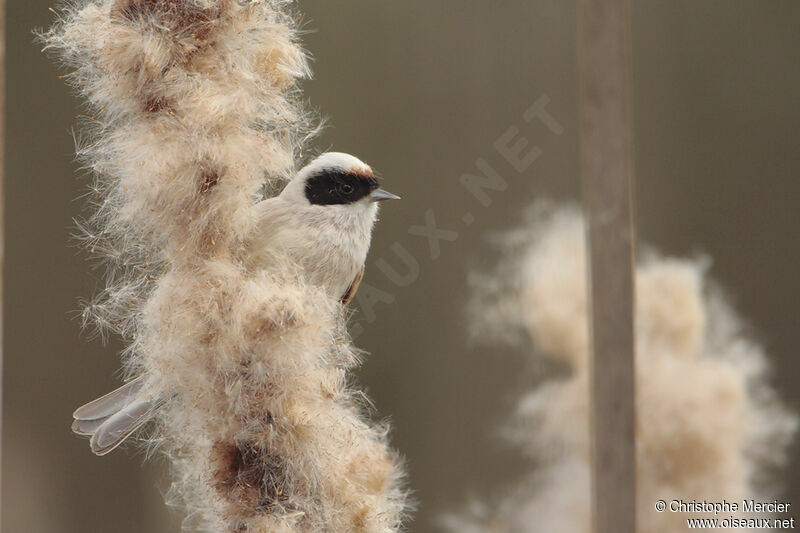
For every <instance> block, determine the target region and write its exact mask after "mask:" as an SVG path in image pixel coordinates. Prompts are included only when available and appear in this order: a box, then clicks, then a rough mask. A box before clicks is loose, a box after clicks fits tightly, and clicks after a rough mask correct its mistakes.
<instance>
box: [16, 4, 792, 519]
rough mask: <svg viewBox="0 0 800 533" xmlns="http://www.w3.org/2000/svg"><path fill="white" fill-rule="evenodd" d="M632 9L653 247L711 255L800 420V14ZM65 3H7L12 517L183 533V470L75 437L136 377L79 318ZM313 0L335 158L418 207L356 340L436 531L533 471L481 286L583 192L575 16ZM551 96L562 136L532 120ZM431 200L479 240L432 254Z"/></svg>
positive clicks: (388, 221)
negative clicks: (472, 502) (495, 175)
mask: <svg viewBox="0 0 800 533" xmlns="http://www.w3.org/2000/svg"><path fill="white" fill-rule="evenodd" d="M634 4H635V9H634V12H633V45H634V74H635V112H636V135H637V137H636V143H637V151H636V157H637V160H636V166H637V174H638V178H637V183H636V204H637V205H636V209H637V222H638V225H639V226H638V227H639V233H640V237H641V238H642V239H643V240H645V241H646V242H648V243H650V244H652V245H655V246H657V247H658V248H660V249H662V250H663V251H665V252H668V253H674V254H694V253H698V252H707V253H709V254H710V255H711V256H712V257H713V259H714V264H713V267H712V274H713V276H714V277H715V278H716V279H717V280H718V281H719V282H720V283H721V284H722V285H723V286H724V287H725V288H726V289H727V290H728V292H729V293H730V295H731V296H732V297H733V299H734V301H735V302H736V305H737V307H738V308H739V309H740V310H741V311H742V313H743V314H744V315H745V316H746V317H747V318H748V320H749V322H750V325H751V326H752V329H753V331H754V332H756V334H757V335H758V337H759V338H760V339H762V340H763V342H764V343H765V345H766V346H767V347H768V349H769V351H770V353H771V354H772V356H773V361H774V364H775V383H776V384H777V386H778V387H779V388H780V390H781V391H782V394H783V396H784V397H785V398H786V400H787V401H788V402H789V403H790V405H791V406H792V407H793V408H794V409H798V408H800V390H799V389H798V387H797V386H796V376H797V372H798V370H799V369H800V363H799V362H798V359H797V349H798V347H799V346H800V328H799V327H798V326H799V325H800V324H798V317H799V315H800V313H799V312H798V292H800V291H798V289H800V282H798V280H797V276H798V271H800V269H799V268H798V267H799V266H800V239H798V231H797V230H798V222H800V216H799V215H798V209H797V204H798V202H799V201H800V179H799V178H800V150H798V149H797V144H798V135H799V134H800V131H798V125H799V124H800V105H798V103H800V102H798V95H800V32H799V31H798V28H799V27H800V3H798V2H797V1H796V0H783V1H778V0H772V1H769V2H764V1H740V0H737V1H734V0H724V1H722V0H718V1H710V0H706V1H702V2H698V1H696V0H681V1H674V0H671V1H660V2H657V1H653V0H642V1H638V2H634ZM50 5H51V2H49V1H45V0H9V1H8V14H7V21H8V106H7V109H8V114H7V121H8V123H7V124H8V137H7V138H8V141H7V142H8V145H7V150H8V152H7V154H8V158H7V168H6V171H7V202H8V204H7V211H6V217H7V218H6V228H7V246H8V247H7V254H6V257H7V261H8V263H7V267H6V271H5V275H6V278H5V283H6V287H7V289H6V300H5V302H4V305H5V309H4V311H5V316H6V323H5V328H6V329H5V331H6V334H5V346H4V351H5V364H6V367H5V372H4V383H3V387H4V391H3V392H4V394H5V396H4V404H3V406H4V412H3V415H4V427H3V429H4V434H3V463H4V465H3V467H4V471H3V508H4V509H3V510H4V513H3V527H4V530H5V531H9V532H46V531H47V532H50V531H64V532H70V531H76V532H77V531H81V532H87V531H88V532H94V531H115V532H117V533H124V532H134V531H135V532H139V531H153V532H160V531H177V530H178V527H179V526H178V524H179V521H180V518H181V514H180V513H179V512H174V511H173V512H169V511H167V510H166V508H165V507H164V505H163V504H162V498H161V495H160V493H159V490H161V491H163V490H164V489H165V488H166V487H167V481H166V479H167V478H166V475H165V472H166V465H165V464H164V462H163V461H161V460H158V459H156V460H153V461H150V462H148V463H146V464H144V465H142V462H143V457H142V456H141V454H136V453H134V452H133V451H132V450H128V451H125V452H121V453H120V452H118V453H114V454H112V455H110V456H107V457H104V458H97V457H93V456H92V455H91V454H90V453H89V450H88V447H87V444H86V442H85V441H84V440H82V439H79V438H77V437H74V436H73V435H72V434H71V433H70V431H69V424H70V414H71V412H72V410H73V409H74V408H75V407H76V406H77V405H79V404H80V403H82V402H84V401H86V400H89V399H92V398H94V397H95V396H97V395H99V394H101V393H104V392H106V391H108V390H110V389H111V388H112V387H114V386H116V384H117V381H116V379H115V377H114V375H115V372H116V370H117V368H118V361H117V357H116V352H117V350H118V349H119V345H118V344H116V343H115V342H114V341H113V339H112V341H111V342H110V343H109V344H108V345H107V346H104V345H103V343H102V342H101V341H100V340H99V339H92V338H89V337H88V336H87V335H85V334H81V332H80V328H79V321H78V320H77V319H76V313H75V310H76V309H77V308H78V303H77V299H78V298H79V297H87V296H90V295H91V294H93V292H94V291H96V290H97V289H98V288H99V286H100V280H101V273H100V271H99V270H97V269H93V268H92V267H91V266H90V265H91V264H90V263H89V262H87V260H86V259H87V258H86V255H85V253H84V252H83V251H81V250H80V249H79V248H77V247H76V246H75V243H74V242H73V241H71V240H70V238H69V235H70V225H71V219H72V217H73V216H75V215H77V214H78V213H79V212H80V210H81V206H82V204H81V202H80V201H76V198H77V197H78V195H80V194H81V193H82V192H83V191H84V187H85V184H86V181H85V179H83V178H81V179H78V177H77V175H76V165H75V164H74V163H73V162H72V151H73V146H72V140H71V137H70V132H69V130H70V127H71V125H72V124H74V122H75V121H74V117H75V115H76V114H77V113H79V112H80V110H79V108H78V107H77V106H76V100H75V99H74V98H72V97H70V95H69V93H68V91H67V89H66V88H65V86H64V85H63V83H62V82H61V81H60V80H59V79H58V78H57V76H58V74H59V72H58V71H57V69H56V68H55V67H54V66H53V64H52V62H51V61H49V60H48V59H47V58H45V57H44V56H43V55H42V54H41V53H40V51H39V48H40V47H39V46H38V45H36V44H34V43H33V36H32V34H31V29H32V28H34V27H37V26H38V27H42V26H47V25H48V24H49V23H50V21H51V18H52V15H51V13H49V12H48V9H47V8H48V7H50ZM301 7H302V9H303V12H304V14H305V19H306V21H307V27H308V28H309V29H314V30H315V31H314V32H312V33H309V34H308V35H307V36H306V39H305V43H306V46H307V48H308V49H309V50H310V51H311V52H312V53H313V55H314V56H315V58H316V60H315V63H314V70H315V73H316V79H315V80H314V81H312V82H309V83H307V84H306V94H307V95H308V97H309V98H310V100H311V102H312V104H313V106H315V107H316V108H318V109H319V110H320V111H321V112H322V113H323V114H324V115H325V116H327V117H328V118H329V122H330V124H331V127H329V128H328V130H327V131H326V132H325V134H324V135H323V136H322V137H321V138H320V139H319V140H318V141H317V143H316V147H317V148H318V149H327V148H335V149H337V150H342V151H350V152H354V153H356V154H358V155H360V156H361V157H363V158H364V159H365V160H367V161H368V162H369V163H371V164H372V165H373V166H374V167H375V168H376V169H378V170H379V171H380V173H381V174H382V175H383V176H384V184H385V186H386V188H387V189H389V190H391V191H393V192H395V193H397V194H400V195H401V196H403V198H404V199H403V201H402V202H395V203H391V204H389V205H385V206H384V210H383V212H382V216H381V218H382V221H381V222H380V224H379V227H378V230H377V233H376V236H375V240H374V244H373V249H372V252H371V258H370V261H369V264H368V270H367V272H368V273H367V278H366V282H367V283H368V284H370V285H372V286H374V287H375V288H377V289H380V290H382V291H384V292H386V293H388V294H391V296H392V298H393V299H394V301H393V303H391V304H384V303H378V304H375V306H374V310H375V315H374V317H373V316H372V315H370V313H368V312H367V310H364V311H363V312H361V313H360V315H359V317H360V322H361V324H362V326H363V328H364V333H363V334H362V335H361V336H360V337H359V339H358V343H359V345H360V346H361V347H363V348H364V349H366V350H368V351H369V352H371V354H372V355H371V356H370V357H369V358H368V359H367V361H366V364H365V365H364V367H363V370H362V371H361V372H360V379H361V382H362V383H363V384H364V386H365V387H366V388H367V389H368V391H369V393H370V395H371V396H372V398H373V399H374V401H375V404H376V406H377V408H378V410H379V413H380V415H381V416H391V418H392V419H393V421H394V425H395V430H394V433H393V443H394V445H395V446H396V447H397V448H399V449H400V450H401V451H402V453H403V454H404V455H405V457H406V458H407V460H408V466H409V472H410V481H411V486H412V487H413V489H414V490H415V493H416V497H417V499H418V500H419V502H420V511H419V512H418V514H417V519H416V521H415V523H414V524H413V525H412V527H411V530H412V531H415V532H420V533H422V532H428V531H433V530H434V529H435V526H434V519H435V517H436V514H437V512H440V511H442V510H445V509H450V508H453V507H454V506H457V505H459V503H460V502H462V501H463V500H464V499H465V497H466V496H467V495H468V494H478V495H482V494H489V493H491V492H492V491H493V490H496V489H497V488H498V487H502V486H503V484H504V483H507V482H509V481H510V480H512V479H513V478H514V477H515V475H517V473H520V472H521V471H523V465H524V463H523V462H522V461H521V459H519V458H518V457H517V456H516V454H515V453H514V452H513V450H509V449H507V448H505V447H504V445H503V444H502V443H501V441H500V440H499V438H497V437H496V436H495V435H496V433H495V428H496V427H497V426H498V425H499V424H501V423H502V422H503V420H504V416H505V413H507V412H508V410H509V408H510V407H511V406H512V405H513V400H514V397H515V395H516V394H517V393H518V392H519V391H521V390H523V389H524V388H525V387H526V385H527V384H529V383H530V381H531V380H532V379H533V377H534V372H533V371H532V370H526V369H525V365H524V360H523V359H522V357H521V355H522V354H520V353H512V352H510V351H509V350H507V349H495V350H492V349H486V348H478V347H474V346H470V345H469V343H468V342H467V341H466V332H467V324H466V323H465V320H464V315H463V307H464V304H465V302H466V301H467V300H468V298H469V295H468V293H467V291H466V289H465V287H466V283H465V280H466V275H467V273H468V272H469V271H470V270H471V269H472V268H480V267H482V266H483V267H485V266H487V265H490V264H491V263H492V261H493V257H492V256H491V253H490V251H489V248H488V247H487V246H486V245H485V242H486V237H487V234H488V233H489V232H490V231H494V230H502V229H504V228H508V227H510V226H512V225H514V224H515V223H516V222H517V221H518V218H519V216H520V213H521V210H522V209H523V208H524V206H526V205H527V204H529V203H531V202H532V201H533V200H534V199H536V198H539V197H551V198H556V199H575V198H576V197H577V196H576V195H577V191H578V182H577V174H576V173H577V154H576V150H577V139H576V135H575V133H576V102H575V93H576V90H575V81H576V80H575V49H574V18H575V16H574V15H575V13H574V5H573V3H572V2H563V1H562V2H556V1H550V0H548V1H545V0H537V1H530V0H518V1H506V2H490V1H488V0H485V1H477V0H471V1H457V0H449V1H439V2H429V1H421V0H417V1H405V2H369V1H363V2H356V1H339V2H333V1H321V0H313V1H312V0H307V1H304V2H302V3H301ZM542 96H547V97H548V98H549V99H550V104H549V107H548V109H549V111H550V112H551V113H552V114H553V116H554V117H555V118H556V119H557V120H558V121H559V123H560V124H562V125H563V127H564V133H563V134H562V135H560V136H556V135H553V134H552V133H550V132H549V131H548V130H547V129H546V128H544V127H542V126H541V125H539V124H526V123H525V122H524V121H523V120H522V118H521V115H522V113H523V112H524V111H525V110H526V109H527V108H528V106H530V105H531V104H532V103H533V102H534V101H536V100H537V99H538V98H540V97H542ZM511 126H516V127H518V128H519V129H520V131H521V133H522V134H523V135H525V136H526V137H527V138H528V139H529V140H530V142H531V143H532V144H534V145H536V146H538V147H540V148H541V150H542V155H541V157H539V159H538V160H537V161H536V162H535V163H534V164H533V165H532V166H531V168H530V169H529V170H528V171H526V172H525V173H524V174H522V175H520V174H518V173H516V172H515V171H513V169H511V168H510V167H509V166H508V165H507V163H505V162H504V161H503V160H502V159H501V158H500V157H499V156H498V155H497V154H496V153H495V152H494V151H493V148H492V144H493V142H494V141H495V140H496V139H497V138H498V137H499V136H500V135H501V134H502V133H503V132H505V131H506V130H507V129H508V128H509V127H511ZM479 157H483V158H486V159H487V160H488V161H490V163H491V164H492V165H493V166H495V167H496V168H497V169H498V171H501V173H502V174H503V176H504V177H505V178H506V179H507V180H508V182H509V189H508V191H506V192H503V193H494V194H493V195H492V196H493V202H492V203H491V205H490V206H488V207H484V206H482V205H480V204H479V203H478V202H476V200H475V199H474V198H473V197H471V196H470V195H469V194H468V193H467V192H466V191H465V190H464V189H463V188H462V187H461V186H460V185H459V184H458V177H459V176H460V175H461V174H462V173H464V172H468V171H470V170H472V169H473V168H474V164H475V161H476V159H477V158H479ZM429 208H432V209H433V212H434V214H435V217H436V221H437V225H438V226H440V227H442V228H446V229H451V230H456V231H458V232H459V236H458V238H457V239H456V240H455V241H454V242H442V243H441V245H442V248H441V255H440V256H439V257H438V258H437V259H435V260H432V259H431V257H430V254H429V250H428V247H427V243H426V241H425V239H422V238H420V237H418V236H414V235H411V234H409V233H408V229H409V227H411V226H414V225H420V224H423V221H424V215H425V212H426V210H428V209H429ZM468 212H469V213H471V214H473V215H474V217H475V222H474V223H473V224H472V225H470V226H466V225H465V224H464V223H463V221H462V217H463V215H464V214H466V213H468ZM395 242H398V243H400V244H402V245H403V246H404V247H405V248H406V249H407V250H408V251H409V252H411V254H412V255H413V256H414V257H415V258H416V259H417V261H418V264H419V277H418V279H417V280H416V281H414V282H413V283H411V284H410V285H408V286H406V287H398V286H397V285H395V284H394V283H393V282H392V281H390V280H389V279H388V278H387V276H386V275H385V274H384V273H383V272H381V270H380V269H379V268H378V267H377V265H376V262H377V260H378V259H380V258H382V257H383V258H385V259H386V260H387V261H389V263H390V264H392V265H394V266H395V267H396V268H397V269H398V270H402V263H401V262H399V260H398V259H397V257H396V256H395V255H394V254H393V253H392V252H391V251H390V247H391V246H392V244H393V243H395ZM368 318H371V319H372V320H371V321H368V320H367V319H368ZM795 451H796V448H795ZM793 455H797V454H796V453H794V454H793ZM785 478H786V480H787V484H786V499H787V500H788V501H790V502H792V503H793V504H794V506H795V507H796V506H800V463H798V462H797V461H795V462H794V464H793V465H792V471H791V472H787V473H786V476H785ZM674 496H675V497H679V496H680V495H674Z"/></svg>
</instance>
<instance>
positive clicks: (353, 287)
mask: <svg viewBox="0 0 800 533" xmlns="http://www.w3.org/2000/svg"><path fill="white" fill-rule="evenodd" d="M363 277H364V266H363V265H362V267H361V270H359V271H358V274H356V277H355V279H353V282H352V283H351V284H350V286H349V287H348V288H347V290H346V291H345V292H344V294H343V295H342V298H341V299H340V301H341V302H342V305H347V304H349V303H350V300H352V299H353V296H355V295H356V291H357V290H358V286H359V285H360V284H361V279H362V278H363Z"/></svg>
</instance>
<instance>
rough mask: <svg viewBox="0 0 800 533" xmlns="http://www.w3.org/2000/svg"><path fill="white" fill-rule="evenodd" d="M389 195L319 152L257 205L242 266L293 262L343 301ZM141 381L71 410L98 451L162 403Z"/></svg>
mask: <svg viewBox="0 0 800 533" xmlns="http://www.w3.org/2000/svg"><path fill="white" fill-rule="evenodd" d="M394 199H399V196H396V195H394V194H392V193H390V192H387V191H384V190H383V189H381V188H379V186H378V181H377V180H376V179H375V175H374V173H373V172H372V169H371V168H370V167H369V166H368V165H367V164H366V163H364V162H362V161H360V160H359V159H357V158H356V157H353V156H351V155H348V154H343V153H339V152H328V153H324V154H322V155H320V156H319V157H317V158H316V159H314V160H313V161H312V162H311V163H309V164H308V165H307V166H305V167H304V168H302V169H301V170H300V172H298V174H297V176H296V177H295V178H294V179H293V180H291V181H290V182H289V184H288V185H287V186H286V188H284V190H283V191H282V192H281V193H280V194H279V195H278V196H275V197H273V198H269V199H266V200H263V201H261V202H259V203H258V204H257V205H256V206H255V207H256V210H255V211H256V216H257V217H258V224H257V226H256V230H255V231H254V233H253V237H252V238H251V240H250V241H249V242H248V244H247V257H246V259H245V263H246V266H247V268H248V269H249V270H251V271H255V270H258V269H270V268H286V266H287V265H290V266H291V268H294V269H296V273H297V275H298V276H299V277H300V279H302V280H303V281H304V282H305V283H307V284H309V285H314V286H317V287H321V288H322V289H323V290H325V291H326V292H327V293H328V295H329V296H330V297H332V298H337V299H339V300H340V301H341V302H342V304H347V303H348V302H349V301H350V300H351V299H352V298H353V295H354V294H355V292H356V290H357V289H358V285H359V283H360V281H361V277H362V276H363V274H364V262H365V261H366V258H367V251H368V250H369V245H370V239H371V237H372V227H373V226H374V224H375V221H376V217H377V213H378V207H377V202H379V201H382V200H394ZM278 261H280V264H278ZM146 379H147V375H142V376H139V377H137V378H136V379H134V380H132V381H130V382H128V383H126V384H125V385H123V386H122V387H120V388H118V389H117V390H115V391H113V392H110V393H108V394H106V395H105V396H102V397H101V398H98V399H96V400H94V401H91V402H89V403H87V404H86V405H84V406H83V407H80V408H78V409H77V410H76V411H75V413H74V414H73V417H74V419H75V421H74V422H73V424H72V430H73V431H74V432H75V433H77V434H79V435H87V436H91V440H90V446H91V449H92V451H93V452H94V453H95V454H97V455H105V454H107V453H108V452H110V451H112V450H113V449H114V448H116V447H117V446H119V445H120V444H121V443H122V442H123V441H124V440H125V439H126V438H128V437H129V436H130V435H131V434H132V433H133V432H135V431H136V430H137V429H139V428H140V427H141V426H142V425H143V424H145V423H146V422H147V421H148V420H150V418H152V416H153V414H154V413H155V411H156V410H157V409H158V408H159V407H160V406H161V405H162V404H163V402H164V399H163V398H151V397H140V394H139V393H140V392H141V390H142V387H143V385H144V383H145V381H146Z"/></svg>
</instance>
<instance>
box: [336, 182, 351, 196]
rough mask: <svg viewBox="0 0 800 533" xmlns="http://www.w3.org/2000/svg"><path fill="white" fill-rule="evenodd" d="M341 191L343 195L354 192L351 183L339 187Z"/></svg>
mask: <svg viewBox="0 0 800 533" xmlns="http://www.w3.org/2000/svg"><path fill="white" fill-rule="evenodd" d="M339 190H340V191H341V192H342V193H343V194H350V193H351V192H353V186H352V185H350V184H349V183H343V184H342V185H340V186H339Z"/></svg>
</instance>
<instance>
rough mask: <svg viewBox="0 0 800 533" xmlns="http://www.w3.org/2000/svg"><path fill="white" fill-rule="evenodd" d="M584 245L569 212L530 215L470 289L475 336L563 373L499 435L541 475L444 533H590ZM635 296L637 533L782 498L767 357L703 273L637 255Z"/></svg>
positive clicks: (782, 431) (780, 447) (788, 431)
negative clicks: (691, 505) (708, 510)
mask: <svg viewBox="0 0 800 533" xmlns="http://www.w3.org/2000/svg"><path fill="white" fill-rule="evenodd" d="M584 236H585V230H584V227H583V220H582V217H581V215H580V212H579V211H578V210H577V209H574V208H563V207H562V208H557V207H553V206H550V205H546V204H543V203H539V204H536V205H535V206H534V207H533V208H532V209H531V210H530V213H529V216H528V217H527V218H526V220H525V224H524V225H523V226H522V227H520V228H518V229H516V230H513V231H510V232H508V233H507V234H504V235H502V236H499V237H498V239H497V242H499V243H500V250H501V251H502V252H503V259H502V260H501V261H500V264H499V265H498V267H497V268H496V270H495V271H493V272H491V273H490V275H488V276H483V275H482V276H477V277H476V284H475V294H474V299H475V305H474V306H473V310H474V311H475V314H474V320H475V325H476V330H475V331H476V332H477V335H478V336H479V337H480V338H481V339H482V340H486V339H492V340H493V341H500V340H501V339H506V340H507V339H509V338H516V339H518V340H519V342H520V343H521V346H523V347H524V349H525V350H527V351H528V352H529V353H530V354H531V355H530V357H531V363H532V364H533V363H538V364H539V367H540V368H541V366H542V365H541V363H542V362H544V361H549V362H550V364H551V365H552V364H553V363H555V364H556V365H560V366H561V367H562V368H561V372H558V374H559V375H558V376H553V377H549V376H548V377H547V378H546V379H544V380H543V381H541V383H539V384H538V385H537V386H535V387H532V388H531V389H530V390H529V391H528V392H527V393H526V394H524V395H523V396H522V397H521V398H520V400H519V403H518V407H517V410H516V413H515V414H514V416H513V419H512V420H511V421H510V423H509V424H508V428H507V429H506V430H505V434H506V435H507V436H508V437H510V438H511V440H512V441H513V442H514V443H515V444H516V445H517V446H518V447H519V448H520V449H521V450H522V451H523V453H524V454H525V455H526V456H527V457H528V458H530V459H532V460H533V461H534V462H535V467H534V468H533V469H532V472H531V473H530V474H529V475H528V476H527V477H526V478H524V479H523V481H521V482H520V483H519V484H517V485H516V486H511V487H508V488H507V490H506V491H505V494H504V495H502V496H498V497H496V498H494V499H492V500H490V501H474V502H472V504H471V506H470V507H469V508H468V509H467V510H465V511H463V512H461V513H453V514H451V515H448V516H447V517H446V519H445V523H446V524H447V526H448V529H449V530H450V531H454V532H456V531H457V532H459V533H462V532H463V533H477V532H494V533H506V532H531V533H538V532H542V533H544V532H547V533H550V532H552V531H558V532H559V533H589V532H590V531H591V530H592V528H591V516H590V506H591V504H590V478H589V476H590V440H589V439H590V436H589V404H588V401H589V397H588V391H589V366H588V356H589V345H588V329H589V326H588V321H587V312H588V304H587V290H586V258H585V250H586V244H585V240H584ZM636 292H637V298H636V336H637V340H636V351H637V354H636V380H637V381H636V390H637V398H636V401H637V461H638V465H637V466H638V478H637V482H638V502H637V503H638V526H637V529H638V530H641V531H646V532H648V533H679V532H683V531H686V528H687V523H686V518H687V517H699V516H704V515H703V514H702V513H693V514H692V513H690V514H685V513H671V512H663V513H658V512H656V511H655V510H654V508H653V507H654V504H655V502H656V501H657V500H658V499H664V500H666V501H667V502H670V501H671V500H672V499H682V500H684V501H689V502H691V501H692V500H693V499H697V500H698V501H702V500H706V501H714V502H720V501H722V500H723V499H727V500H728V501H735V502H738V503H739V504H741V501H742V499H743V498H756V499H758V500H761V501H764V500H770V499H771V498H774V497H778V496H779V490H780V480H777V479H776V478H775V477H774V473H775V472H776V471H777V470H776V469H775V467H780V466H783V465H784V464H785V461H786V458H787V450H788V445H789V443H790V441H791V439H792V436H793V435H794V433H795V430H796V428H797V416H796V415H795V414H794V413H790V412H789V411H788V410H787V409H786V408H785V407H784V406H783V405H782V403H781V402H780V401H779V399H778V398H777V395H776V393H775V391H774V390H773V389H772V388H771V387H770V385H769V382H768V380H767V378H766V368H767V366H768V365H767V357H766V355H765V353H764V351H763V349H762V348H761V346H759V345H758V344H757V343H756V342H755V341H753V339H751V338H749V337H748V336H747V335H746V334H745V333H744V328H743V327H742V325H741V321H740V319H739V318H738V316H737V314H736V312H735V311H734V310H733V309H732V308H731V307H730V305H728V304H727V303H726V302H725V300H724V299H723V298H722V297H721V296H720V294H719V292H718V291H716V290H714V288H713V284H712V283H711V281H710V280H709V278H708V273H707V262H706V261H705V260H702V259H700V260H698V259H672V258H665V257H662V256H660V255H658V254H655V253H648V254H645V257H643V258H642V259H641V260H640V261H639V263H638V265H637V268H636ZM597 371H598V372H602V371H603V369H602V368H598V369H597ZM769 474H773V476H770V475H769ZM728 516H729V514H726V515H724V516H720V517H718V518H727V517H728ZM737 516H739V517H741V516H742V515H741V514H740V515H737ZM759 516H761V517H762V518H763V517H764V515H759ZM782 517H783V518H785V516H782Z"/></svg>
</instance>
